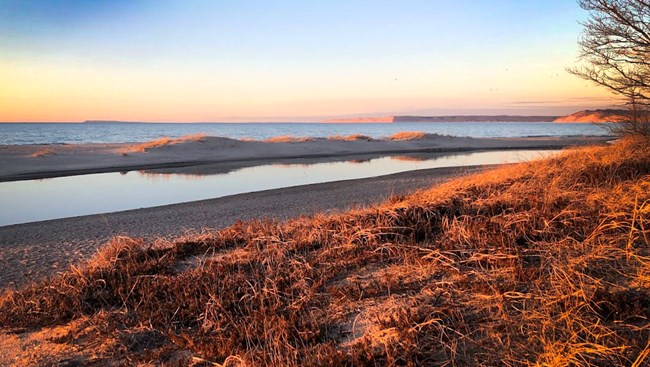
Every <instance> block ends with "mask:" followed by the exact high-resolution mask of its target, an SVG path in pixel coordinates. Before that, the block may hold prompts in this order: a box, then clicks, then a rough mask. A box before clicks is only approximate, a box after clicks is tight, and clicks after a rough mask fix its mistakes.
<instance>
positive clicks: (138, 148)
mask: <svg viewBox="0 0 650 367" xmlns="http://www.w3.org/2000/svg"><path fill="white" fill-rule="evenodd" d="M205 138H206V136H205V135H204V134H191V135H185V136H182V137H180V138H176V139H172V138H168V137H164V138H160V139H157V140H152V141H148V142H145V143H141V144H136V145H131V146H129V147H127V148H124V149H122V150H121V153H143V152H147V151H149V150H151V149H154V148H161V147H164V146H168V145H174V144H179V143H187V142H196V141H204V140H205Z"/></svg>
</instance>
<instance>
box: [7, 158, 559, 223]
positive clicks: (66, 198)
mask: <svg viewBox="0 0 650 367" xmlns="http://www.w3.org/2000/svg"><path fill="white" fill-rule="evenodd" d="M554 152H555V151H549V150H510V151H490V152H475V153H464V154H451V155H449V154H447V155H443V154H408V155H399V156H389V157H386V156H383V157H379V156H377V157H368V156H364V157H353V158H340V159H338V160H335V161H331V160H326V159H323V158H318V159H291V160H286V161H280V162H277V163H276V164H273V165H261V166H260V165H257V166H255V165H254V164H255V163H254V162H251V163H250V166H249V167H243V168H242V167H241V166H236V165H233V164H211V165H201V166H193V167H176V168H167V169H156V170H142V171H134V172H115V173H101V174H92V175H83V176H71V177H60V178H52V179H44V180H30V181H16V182H4V183H0V207H2V208H5V209H3V210H2V211H0V225H9V224H16V223H25V222H31V221H39V220H46V219H55V218H65V217H72V216H78V215H88V214H97V213H107V212H113V211H120V210H128V209H137V208H145V207H152V206H158V205H166V204H174V203H181V202H187V201H194V200H202V199H209V198H216V197H222V196H227V195H234V194H240V193H246V192H253V191H260V190H268V189H275V188H281V187H290V186H296V185H306V184H313V183H320V182H329V181H337V180H349V179H358V178H366V177H374V176H380V175H387V174H392V173H398V172H404V171H411V170H417V169H427V168H437V167H451V166H468V165H477V164H499V163H512V162H520V161H525V160H530V159H535V158H541V157H545V156H548V155H550V154H552V153H554ZM7 208H10V209H7Z"/></svg>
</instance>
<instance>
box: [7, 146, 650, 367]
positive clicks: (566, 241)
mask: <svg viewBox="0 0 650 367" xmlns="http://www.w3.org/2000/svg"><path fill="white" fill-rule="evenodd" d="M649 317H650V147H649V146H648V145H647V143H643V142H638V141H633V140H627V141H623V142H619V143H617V144H615V145H613V146H608V147H594V148H581V149H578V150H575V151H571V152H566V153H563V154H559V155H557V156H554V157H553V158H550V159H547V160H540V161H534V162H529V163H521V164H517V165H512V166H506V167H502V168H497V169H495V170H491V171H488V172H485V173H482V174H478V175H473V176H468V177H465V178H462V179H459V180H455V181H452V182H449V183H446V184H443V185H441V186H439V187H436V188H432V189H430V190H428V191H422V192H418V193H416V194H414V195H412V196H409V197H406V198H397V197H396V198H393V199H392V200H390V201H389V202H387V203H385V204H384V205H381V206H378V207H373V208H369V209H366V210H359V211H353V212H348V213H344V214H340V215H335V216H315V217H309V218H299V219H295V220H292V221H289V222H284V223H278V222H270V221H254V222H248V223H238V224H236V225H234V226H232V227H229V228H226V229H223V230H221V231H218V232H216V233H205V234H203V235H197V236H193V237H189V238H184V239H179V240H176V241H174V242H170V243H154V244H152V243H149V242H147V241H145V240H140V239H131V238H116V239H114V240H113V241H112V242H111V243H110V244H108V245H107V246H106V248H104V249H103V250H102V251H101V252H100V253H99V254H98V255H97V256H96V257H95V258H94V259H92V260H90V261H89V262H88V263H86V264H83V265H80V266H78V267H72V268H71V269H70V270H68V271H66V272H64V273H62V274H60V275H58V276H55V277H52V278H50V279H47V280H44V281H42V282H37V283H32V284H30V285H28V286H26V287H24V288H22V289H19V290H17V291H7V292H5V293H4V294H3V295H2V296H1V297H0V327H2V328H5V329H16V328H19V329H20V328H27V329H31V328H37V329H38V328H46V327H51V326H55V325H65V324H67V323H69V322H71V321H72V322H73V323H74V322H77V321H78V320H89V321H88V323H90V324H92V325H93V328H92V333H90V334H91V336H92V337H93V338H94V340H103V339H102V338H105V339H106V340H108V338H111V340H117V341H116V342H115V344H114V345H113V344H112V345H113V346H112V347H111V348H104V349H105V351H104V352H103V354H101V355H100V356H98V357H97V358H98V359H96V360H94V362H93V363H95V362H97V361H100V362H98V363H100V364H101V363H108V362H115V361H118V362H119V363H125V364H135V363H144V362H147V361H150V360H152V359H156V360H157V361H163V362H164V361H170V360H172V359H173V358H176V357H172V356H179V355H181V356H184V357H183V358H180V359H178V358H177V359H173V360H174V361H175V362H174V363H179V365H192V364H197V363H198V364H200V363H212V364H214V365H221V364H222V365H228V366H238V365H247V366H257V365H270V366H298V365H303V366H312V365H319V366H321V365H330V366H344V365H359V366H375V365H382V366H383V365H387V366H416V365H433V366H435V365H440V366H464V365H484V366H495V365H508V366H518V365H539V366H590V365H597V366H637V367H638V366H644V365H648V363H650V359H649V358H650V357H648V354H649V353H650V342H649V340H650V339H649V338H650V322H649V319H648V318H649ZM87 334H89V332H86V334H84V335H87ZM70 335H71V336H70V337H69V341H68V342H70V343H72V341H75V342H77V343H79V339H80V338H81V337H80V336H79V335H81V334H80V333H79V332H78V331H75V330H72V331H70ZM142 335H144V336H142ZM152 338H153V340H155V341H156V342H155V343H152V344H148V345H149V346H148V347H145V348H142V347H137V348H135V347H133V345H136V346H141V345H143V343H144V342H143V340H151V339H152ZM134 340H135V342H134ZM102 358H103V359H102ZM206 361H207V362H206ZM116 363H117V362H116ZM206 365H209V364H206Z"/></svg>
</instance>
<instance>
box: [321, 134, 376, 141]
mask: <svg viewBox="0 0 650 367" xmlns="http://www.w3.org/2000/svg"><path fill="white" fill-rule="evenodd" d="M327 140H342V141H357V140H366V141H373V140H374V139H373V138H371V137H369V136H367V135H361V134H351V135H331V136H328V137H327Z"/></svg>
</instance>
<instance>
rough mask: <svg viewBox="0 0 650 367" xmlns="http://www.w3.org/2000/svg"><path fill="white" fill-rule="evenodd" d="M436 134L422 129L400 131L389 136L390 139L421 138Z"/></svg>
mask: <svg viewBox="0 0 650 367" xmlns="http://www.w3.org/2000/svg"><path fill="white" fill-rule="evenodd" d="M433 136H436V135H435V134H427V133H425V132H422V131H400V132H397V133H395V134H393V135H391V136H389V137H388V140H419V139H424V138H428V137H433Z"/></svg>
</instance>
